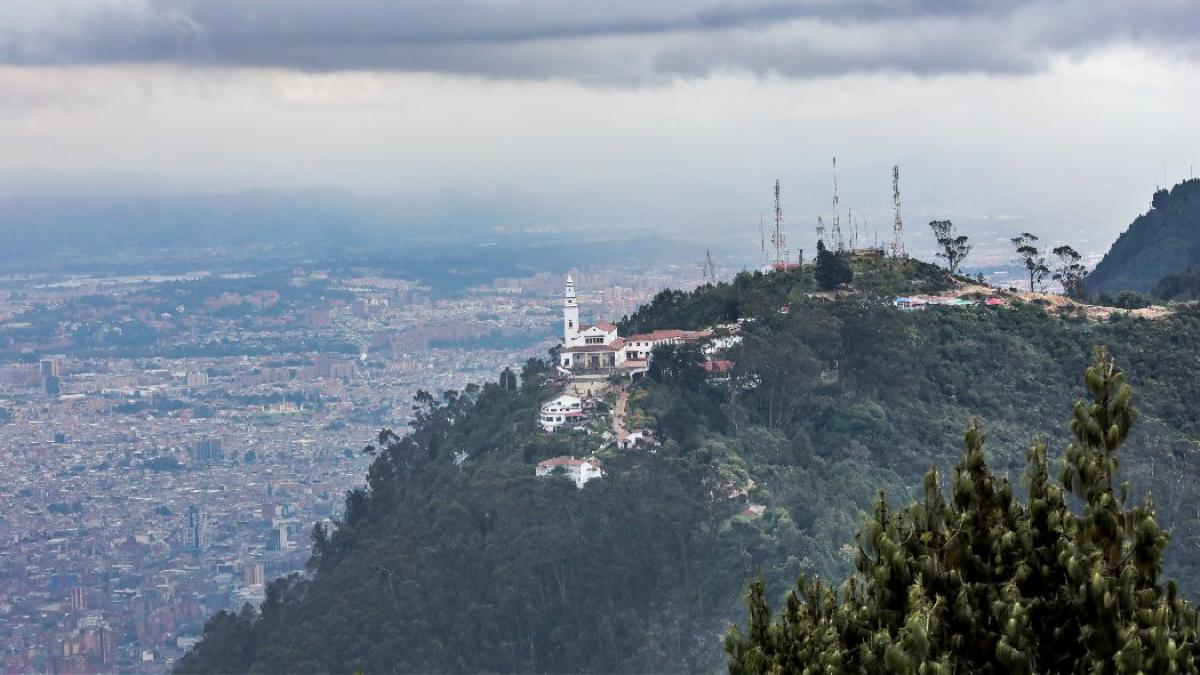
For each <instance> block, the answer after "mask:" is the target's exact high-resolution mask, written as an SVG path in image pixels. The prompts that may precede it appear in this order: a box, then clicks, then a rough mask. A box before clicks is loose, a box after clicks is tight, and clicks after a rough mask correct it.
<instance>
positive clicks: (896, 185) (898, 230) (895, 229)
mask: <svg viewBox="0 0 1200 675" xmlns="http://www.w3.org/2000/svg"><path fill="white" fill-rule="evenodd" d="M892 203H893V204H894V205H895V207H896V224H895V225H892V257H893V258H904V257H907V255H908V254H906V253H905V252H904V221H903V220H901V219H900V165H899V164H897V165H896V166H893V167H892Z"/></svg>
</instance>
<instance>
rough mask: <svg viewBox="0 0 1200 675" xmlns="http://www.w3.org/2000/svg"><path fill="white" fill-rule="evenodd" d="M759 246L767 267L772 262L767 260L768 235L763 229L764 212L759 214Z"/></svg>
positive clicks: (763, 261) (763, 262)
mask: <svg viewBox="0 0 1200 675" xmlns="http://www.w3.org/2000/svg"><path fill="white" fill-rule="evenodd" d="M758 244H759V247H760V250H761V251H762V265H763V267H766V266H767V265H768V264H770V260H768V259H767V233H766V231H765V230H764V229H763V212H762V211H759V212H758Z"/></svg>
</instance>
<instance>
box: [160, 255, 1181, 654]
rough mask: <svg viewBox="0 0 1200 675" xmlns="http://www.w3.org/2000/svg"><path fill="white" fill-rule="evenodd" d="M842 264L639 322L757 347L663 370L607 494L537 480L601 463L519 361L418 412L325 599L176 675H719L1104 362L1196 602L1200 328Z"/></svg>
mask: <svg viewBox="0 0 1200 675" xmlns="http://www.w3.org/2000/svg"><path fill="white" fill-rule="evenodd" d="M851 262H852V264H851V268H852V273H853V278H852V280H851V282H850V283H849V284H848V285H844V286H842V287H839V288H838V289H837V290H835V291H833V292H823V291H821V290H819V288H818V284H817V280H816V279H815V277H814V270H813V267H812V266H809V267H806V268H803V269H798V270H788V271H780V272H773V273H770V274H760V273H743V274H741V275H738V277H737V278H736V279H734V280H733V282H732V283H721V284H717V285H715V286H705V287H702V288H700V289H697V290H695V291H692V292H679V291H664V292H663V293H661V294H660V295H659V296H658V297H656V299H655V300H654V301H653V302H651V303H649V304H648V305H646V306H644V307H643V308H641V309H640V310H639V311H638V312H636V313H635V314H634V315H632V316H630V317H626V318H625V320H623V321H622V327H621V328H622V332H625V333H627V332H632V331H641V330H649V329H653V328H665V327H678V328H700V327H705V326H712V325H717V324H728V323H732V322H738V321H740V332H739V336H740V342H738V343H737V344H736V345H734V346H732V347H730V348H729V350H728V352H727V353H726V354H724V355H723V356H724V358H726V359H728V360H729V361H731V362H732V363H733V367H732V369H731V370H729V371H728V372H724V373H718V374H716V375H706V374H705V373H704V372H703V371H701V370H700V369H699V368H697V364H698V363H699V362H701V361H702V360H703V359H704V358H706V357H705V355H703V354H702V353H700V352H699V350H697V349H694V348H689V347H679V348H668V349H664V350H662V351H660V352H659V353H658V354H656V356H655V359H654V368H652V369H651V372H650V373H649V374H648V376H647V378H646V380H645V382H643V383H640V384H638V385H636V386H635V387H634V388H633V389H632V390H631V392H630V397H629V405H628V408H629V412H628V415H627V419H626V422H627V425H628V426H629V427H630V428H639V427H649V428H653V429H655V430H656V435H657V437H658V438H659V439H660V440H661V443H662V445H661V446H660V447H657V448H656V449H655V451H654V452H649V451H648V450H647V449H645V448H642V449H635V450H630V451H618V450H615V449H614V448H611V447H609V448H607V449H605V450H601V451H600V453H599V456H600V457H602V458H603V461H604V469H605V476H604V478H602V479H600V480H595V481H592V482H590V483H588V485H587V486H585V488H584V489H582V490H576V489H575V487H574V486H573V484H572V483H571V482H569V481H568V480H566V479H559V478H556V477H553V476H552V477H548V478H536V477H535V476H534V467H535V465H536V463H537V462H538V461H540V460H542V459H545V458H548V457H553V456H557V455H562V454H574V455H576V456H580V455H584V454H587V453H588V452H591V451H594V450H597V448H598V446H599V444H600V441H599V439H598V438H597V437H595V436H581V435H572V434H554V435H545V434H540V433H537V432H536V430H535V429H536V427H535V416H536V411H537V407H538V404H539V403H540V402H541V401H542V400H544V399H545V398H548V397H549V396H551V395H552V394H553V393H554V392H555V391H556V385H555V383H554V380H553V378H554V373H553V370H552V368H551V367H550V365H549V363H548V362H544V361H536V360H535V361H531V362H530V363H529V364H527V365H526V367H525V368H524V370H523V371H522V373H521V378H520V384H519V386H518V385H517V383H516V382H515V378H511V377H505V376H502V377H501V380H500V382H498V383H489V384H486V385H484V386H482V387H471V388H469V389H468V390H465V391H463V392H451V393H449V394H448V395H447V396H445V397H444V398H442V399H437V400H435V399H434V398H432V397H430V396H428V395H422V396H421V398H420V399H419V403H420V406H419V408H420V413H419V414H418V415H417V418H416V420H415V423H414V425H413V429H412V431H411V433H409V434H408V435H406V436H404V437H403V438H395V437H394V436H392V435H390V434H382V435H381V438H380V439H379V441H380V442H379V443H378V444H377V445H376V447H374V448H373V451H374V452H375V453H376V454H377V457H376V460H375V462H374V463H373V465H372V467H371V470H370V473H369V475H368V479H367V484H366V486H365V487H364V488H363V489H362V490H357V491H354V492H352V493H351V494H349V495H348V497H347V500H346V512H345V515H344V516H343V519H342V521H343V522H342V523H341V526H340V527H339V528H338V529H337V530H336V531H334V532H333V533H327V532H325V531H323V530H317V531H314V533H313V538H314V556H313V560H312V562H311V564H310V567H311V569H310V574H309V575H307V578H299V577H296V578H292V579H285V580H280V581H276V582H275V583H273V584H272V585H271V587H270V590H269V592H268V598H267V601H266V602H265V603H264V604H263V606H262V608H261V609H260V610H257V611H255V610H247V611H244V612H242V613H240V614H229V613H223V614H220V615H218V616H217V617H215V618H214V619H213V620H211V621H210V622H209V624H208V627H207V629H206V634H205V638H204V640H203V641H202V642H201V643H200V644H199V645H198V646H197V647H196V648H195V649H194V650H193V651H192V652H191V653H190V654H189V655H188V656H187V657H185V658H184V659H183V660H182V661H181V662H180V663H179V664H178V671H179V672H231V671H247V670H249V671H256V672H281V671H286V672H317V671H320V672H350V671H354V670H359V669H361V670H363V671H365V672H378V671H401V672H413V671H423V672H429V671H436V672H445V671H453V672H459V671H495V670H503V671H509V670H521V671H553V672H566V671H572V672H601V671H602V672H644V671H656V672H684V671H686V672H695V671H706V670H712V669H714V668H719V667H720V666H721V664H722V662H723V656H722V653H721V641H720V639H719V636H720V635H721V634H723V633H724V632H725V631H726V630H727V628H728V626H729V625H731V623H733V622H735V621H737V620H739V619H740V617H741V615H742V612H743V610H742V595H743V591H744V588H745V583H746V580H747V579H749V578H751V577H753V576H755V575H759V576H761V577H762V578H763V580H764V582H765V584H766V588H770V589H779V590H777V591H776V592H782V589H786V588H788V587H790V586H791V585H792V583H793V582H794V580H795V579H796V577H797V575H799V574H806V575H809V576H815V577H819V578H821V579H841V578H844V577H845V576H846V575H847V574H848V573H849V572H850V571H851V569H852V568H853V566H854V563H855V558H856V552H855V550H854V548H853V547H852V546H850V545H849V543H850V542H852V541H853V536H854V533H855V531H856V530H857V529H858V528H859V526H860V521H859V519H860V517H862V514H867V513H872V512H875V511H876V509H877V507H878V505H877V503H876V502H875V500H874V499H873V495H875V494H876V490H877V489H879V488H880V487H882V488H884V489H885V490H886V491H887V494H888V495H889V496H890V499H892V500H893V501H894V502H896V503H900V504H903V503H906V502H908V501H909V500H910V499H914V498H918V497H919V496H920V495H921V494H922V492H923V487H922V486H923V484H924V483H923V476H924V473H925V472H926V470H927V469H929V468H930V467H947V466H950V465H952V463H953V462H954V461H955V458H956V457H958V456H959V454H960V451H959V448H960V445H961V437H962V436H961V434H962V429H963V428H964V426H965V425H967V424H968V422H969V421H970V420H972V419H975V418H978V419H980V420H981V423H982V424H983V425H984V426H985V427H986V428H987V429H988V432H989V435H990V448H991V451H990V459H989V465H990V467H991V470H992V471H994V472H995V473H996V474H997V475H1009V476H1012V478H1013V481H1014V482H1015V481H1016V479H1017V478H1018V477H1019V475H1020V474H1021V472H1022V471H1023V470H1024V468H1025V457H1026V452H1027V449H1028V443H1029V439H1030V438H1031V437H1039V438H1043V439H1045V440H1046V442H1047V443H1048V444H1053V443H1055V442H1056V441H1057V439H1060V438H1062V437H1063V432H1062V429H1061V426H1062V425H1061V424H1060V422H1059V420H1061V418H1062V413H1063V411H1064V410H1069V409H1070V406H1071V405H1072V404H1073V402H1074V401H1075V400H1077V399H1079V398H1080V397H1082V396H1083V395H1084V394H1085V392H1084V390H1083V389H1082V388H1081V387H1080V386H1079V385H1078V384H1077V379H1078V378H1077V373H1079V372H1081V371H1082V370H1083V368H1085V367H1086V366H1087V364H1088V363H1089V362H1090V360H1091V356H1092V354H1093V352H1094V350H1095V348H1096V347H1098V346H1104V347H1107V348H1108V349H1109V350H1110V351H1111V353H1112V354H1113V355H1114V356H1115V357H1116V358H1117V359H1118V361H1119V362H1120V363H1122V364H1123V365H1124V367H1125V368H1126V373H1127V376H1128V378H1129V380H1130V381H1131V383H1132V384H1133V385H1134V386H1135V387H1136V388H1137V390H1138V392H1139V401H1140V404H1139V407H1140V408H1141V411H1142V417H1143V420H1142V422H1141V426H1140V428H1139V432H1138V434H1136V435H1135V436H1132V437H1130V439H1129V441H1128V442H1127V444H1126V445H1125V446H1124V448H1123V456H1124V458H1125V459H1124V460H1123V462H1122V465H1121V476H1122V478H1125V477H1127V478H1129V479H1130V480H1132V481H1133V484H1134V486H1135V491H1134V493H1133V495H1132V496H1131V499H1134V500H1140V499H1142V498H1143V497H1144V493H1143V492H1140V491H1138V489H1136V488H1142V489H1143V490H1144V489H1145V488H1148V487H1149V486H1153V487H1154V499H1155V504H1156V507H1157V512H1158V518H1159V522H1161V523H1162V524H1163V527H1164V529H1165V530H1166V531H1167V532H1168V533H1169V534H1170V535H1171V541H1170V543H1169V544H1168V545H1167V551H1166V557H1167V566H1166V570H1167V573H1168V574H1171V575H1173V576H1174V577H1175V578H1177V579H1178V580H1179V582H1180V595H1181V596H1188V597H1191V596H1194V594H1195V591H1196V589H1197V588H1198V587H1200V551H1198V550H1197V548H1196V545H1195V543H1196V542H1197V541H1200V525H1198V524H1197V523H1196V522H1195V521H1196V519H1195V517H1194V509H1195V507H1194V504H1195V503H1197V499H1200V489H1198V487H1197V483H1198V482H1197V481H1196V480H1195V478H1196V477H1198V476H1200V458H1198V457H1197V453H1196V451H1195V448H1196V447H1197V444H1198V442H1200V413H1197V412H1196V408H1195V406H1193V405H1190V404H1189V403H1188V402H1189V401H1194V400H1198V399H1200V381H1198V380H1197V378H1195V377H1194V372H1195V369H1196V367H1197V366H1198V365H1200V362H1198V361H1200V356H1198V355H1200V311H1198V310H1196V309H1195V308H1192V307H1186V306H1184V307H1181V308H1179V310H1178V311H1176V312H1175V313H1173V314H1171V315H1169V316H1167V317H1165V318H1162V319H1158V320H1148V319H1142V318H1137V317H1132V316H1125V315H1121V314H1114V315H1113V317H1112V318H1111V319H1109V320H1105V321H1103V322H1096V321H1092V320H1089V319H1086V318H1083V317H1082V316H1080V315H1077V314H1067V315H1058V314H1054V313H1048V312H1047V311H1045V309H1044V308H1043V307H1041V306H1039V305H1036V304H1020V303H1016V304H1014V305H1013V306H1008V307H985V306H968V307H934V308H930V309H928V310H925V311H915V312H902V311H899V310H897V309H896V308H894V307H893V306H892V304H891V297H893V296H894V295H895V294H907V293H917V292H921V293H929V292H937V291H939V290H946V289H949V288H952V287H954V286H955V285H957V284H958V283H959V282H958V281H956V280H954V279H952V278H950V277H949V276H947V275H946V274H945V273H944V272H943V271H941V270H939V269H938V268H935V267H933V266H930V265H926V264H924V263H920V262H918V261H913V260H902V261H894V260H878V259H876V260H855V261H851ZM462 453H467V456H466V458H465V460H462V461H459V458H461V457H462ZM1056 470H1057V469H1056ZM768 599H769V600H775V598H768ZM780 600H782V598H780Z"/></svg>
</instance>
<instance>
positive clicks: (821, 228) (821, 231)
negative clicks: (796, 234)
mask: <svg viewBox="0 0 1200 675" xmlns="http://www.w3.org/2000/svg"><path fill="white" fill-rule="evenodd" d="M817 241H825V221H824V220H822V219H821V216H819V215H818V216H817Z"/></svg>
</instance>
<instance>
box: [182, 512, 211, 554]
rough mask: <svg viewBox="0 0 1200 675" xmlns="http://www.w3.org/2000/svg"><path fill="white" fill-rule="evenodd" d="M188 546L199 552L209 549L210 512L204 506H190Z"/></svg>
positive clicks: (187, 534)
mask: <svg viewBox="0 0 1200 675" xmlns="http://www.w3.org/2000/svg"><path fill="white" fill-rule="evenodd" d="M187 518H188V519H187V532H186V537H187V541H186V547H187V548H190V549H192V550H194V551H196V552H198V553H203V552H204V551H205V550H207V549H208V513H206V512H205V511H204V509H203V508H202V507H199V506H196V505H192V506H189V507H188V516H187Z"/></svg>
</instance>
